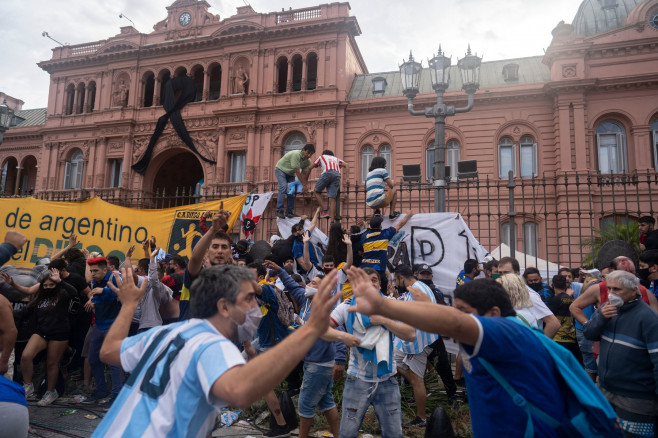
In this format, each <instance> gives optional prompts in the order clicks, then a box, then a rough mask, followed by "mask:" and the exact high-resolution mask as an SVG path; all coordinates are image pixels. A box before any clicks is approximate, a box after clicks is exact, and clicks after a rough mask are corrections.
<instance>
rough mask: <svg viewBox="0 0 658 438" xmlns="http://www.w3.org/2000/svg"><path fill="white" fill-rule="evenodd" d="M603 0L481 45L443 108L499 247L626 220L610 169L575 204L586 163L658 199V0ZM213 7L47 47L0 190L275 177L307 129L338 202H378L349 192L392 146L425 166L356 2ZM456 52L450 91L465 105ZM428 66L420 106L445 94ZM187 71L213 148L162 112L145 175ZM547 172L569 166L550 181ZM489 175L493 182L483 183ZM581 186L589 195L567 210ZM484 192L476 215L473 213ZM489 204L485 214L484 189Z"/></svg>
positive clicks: (54, 191)
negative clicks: (548, 30)
mask: <svg viewBox="0 0 658 438" xmlns="http://www.w3.org/2000/svg"><path fill="white" fill-rule="evenodd" d="M603 3H605V2H603ZM612 3H615V4H614V5H612ZM606 5H607V3H605V4H602V3H601V2H599V1H596V0H584V1H583V2H582V4H581V7H580V10H579V11H578V14H577V15H576V16H575V17H574V19H573V22H572V24H565V23H560V24H558V25H557V27H556V28H555V29H554V30H553V41H552V43H551V45H550V47H549V48H548V50H547V51H546V53H545V54H544V55H542V56H536V57H529V58H520V59H509V60H498V61H487V62H484V63H483V64H482V67H481V79H480V89H479V90H478V92H477V93H476V95H475V106H474V108H473V110H472V111H470V112H468V113H464V114H458V115H456V116H454V117H451V118H449V119H448V121H447V125H446V139H445V140H446V143H447V160H446V161H447V164H449V165H451V168H452V169H455V167H456V163H457V162H458V161H461V160H477V162H478V172H479V181H480V185H479V186H474V185H472V184H467V185H466V186H460V185H459V181H454V185H455V187H454V188H453V190H451V191H450V190H449V192H448V209H449V210H451V211H459V212H460V213H462V214H463V215H464V217H465V218H466V219H467V221H468V222H469V225H470V226H471V228H472V229H473V231H474V233H475V235H476V237H478V238H479V239H480V241H481V242H483V243H484V244H485V246H488V247H490V249H492V248H493V247H495V246H497V244H498V242H500V241H505V242H507V243H510V244H511V243H512V242H515V245H516V247H517V248H519V249H520V250H524V249H525V250H526V252H530V253H533V252H534V253H535V255H536V254H538V253H539V254H541V256H542V257H544V258H549V259H551V260H552V261H562V262H564V263H567V262H569V263H571V264H575V263H578V262H579V261H578V260H572V259H571V258H570V259H569V260H564V253H565V250H564V247H570V246H571V247H572V246H573V245H578V244H579V241H580V240H582V239H583V238H586V237H589V236H590V235H591V231H588V232H587V233H586V234H583V233H582V229H583V228H585V229H587V228H588V227H589V229H591V228H592V227H595V228H598V227H599V226H600V224H601V222H600V221H601V220H604V219H606V218H608V219H610V218H612V220H618V219H617V218H616V216H619V214H617V211H618V210H615V208H614V206H612V203H613V200H612V199H611V198H614V197H616V196H619V193H618V192H615V191H614V190H615V187H614V184H612V185H610V184H609V185H608V186H605V185H601V184H599V185H598V186H597V188H596V190H592V187H591V185H590V187H589V193H590V194H589V198H590V200H593V202H595V204H596V205H595V206H590V207H589V208H587V209H586V208H584V207H583V208H582V209H581V208H580V202H581V201H578V200H577V198H578V197H579V193H581V192H582V190H581V191H580V192H579V189H577V188H574V186H570V185H569V184H568V181H574V178H576V177H577V176H580V177H581V183H583V184H584V180H585V179H586V178H587V176H588V175H590V176H592V175H594V176H596V175H598V174H603V175H611V174H612V175H633V174H639V175H641V176H642V177H643V178H645V179H648V180H647V181H648V182H647V184H645V185H644V186H641V187H640V186H639V185H636V189H634V192H633V193H632V200H633V207H632V208H630V209H629V208H628V199H629V195H628V194H626V196H625V202H626V205H627V208H625V209H624V214H623V215H625V216H626V217H627V218H628V217H631V218H632V217H637V216H638V215H640V214H649V213H655V211H656V207H655V206H654V205H653V203H652V200H651V187H652V186H651V184H654V183H656V170H657V169H658V0H645V1H642V0H618V1H617V2H611V4H610V5H607V6H606ZM208 7H209V5H208V3H206V2H205V1H198V0H177V1H176V2H174V3H173V4H172V5H171V6H169V7H168V8H167V11H166V12H167V17H166V18H165V19H164V20H162V21H160V22H158V23H156V24H155V26H154V30H153V32H151V33H149V34H142V33H139V32H137V30H135V29H134V28H132V27H123V28H121V32H120V33H119V34H118V35H115V36H113V37H110V38H108V39H106V40H102V41H96V42H92V43H87V44H82V45H76V46H65V47H57V48H55V49H53V56H52V58H51V59H50V60H47V61H42V62H41V63H39V66H40V67H41V68H42V69H44V70H46V71H47V72H48V73H49V74H50V90H49V97H48V107H47V108H46V109H45V110H44V109H39V110H22V111H18V112H17V115H18V116H19V117H22V118H23V119H24V121H23V122H21V123H19V124H18V125H17V126H14V127H12V128H11V129H10V130H9V131H7V132H6V133H5V136H4V143H3V144H2V145H1V146H0V163H1V164H2V171H3V179H2V187H1V188H2V189H3V191H4V194H5V195H11V194H21V193H35V194H37V195H38V196H41V197H47V198H54V197H56V196H58V195H62V194H65V195H67V196H68V195H71V197H72V198H75V197H76V193H79V192H80V191H82V190H84V191H85V192H86V193H91V194H99V195H107V194H112V195H113V196H122V195H126V194H128V195H129V194H131V193H155V192H161V191H162V190H164V191H166V192H167V193H172V192H173V191H175V190H176V188H180V187H192V188H193V190H196V191H198V190H199V188H200V187H203V190H206V191H207V190H211V189H212V188H213V187H215V188H217V187H223V186H226V185H230V184H233V185H236V184H243V185H245V187H246V185H248V184H252V185H253V184H257V183H266V182H271V181H274V180H275V179H274V165H275V164H276V161H277V160H278V159H279V158H280V157H281V156H282V154H283V153H284V152H285V151H287V150H290V149H294V148H299V147H301V145H303V144H304V143H306V142H311V143H314V144H316V147H317V148H318V149H320V150H322V149H325V148H329V149H332V150H334V152H335V153H336V155H337V156H339V157H342V158H343V159H344V160H346V161H347V162H348V163H349V164H350V166H349V167H348V169H347V171H346V173H345V176H344V178H343V181H344V184H345V185H346V189H345V190H344V193H345V194H344V196H343V199H342V203H343V204H344V210H349V208H351V207H350V205H351V206H352V207H353V209H354V211H357V212H359V213H360V212H363V214H364V215H365V214H366V213H367V212H366V211H365V210H359V209H358V208H357V207H355V206H354V204H355V203H357V202H360V201H359V200H358V199H360V198H358V197H357V196H353V195H350V193H352V192H351V190H352V189H350V188H349V187H354V186H358V185H360V184H362V181H363V179H364V174H365V172H366V171H367V167H368V165H369V162H370V160H371V159H372V157H374V156H376V155H380V156H384V157H386V158H387V161H388V162H389V163H390V171H391V174H392V176H393V178H394V179H395V180H396V181H399V180H401V179H402V176H403V171H402V166H403V165H405V164H419V163H420V164H421V169H422V181H423V182H425V181H427V176H428V173H429V172H428V168H429V164H428V163H429V162H431V161H432V157H431V156H430V152H428V150H427V147H428V145H429V144H431V143H432V142H433V139H434V127H433V121H432V120H431V119H426V118H424V117H413V116H411V115H409V114H408V112H407V106H406V104H407V102H406V98H404V96H402V93H401V86H400V78H399V73H398V72H382V73H369V72H368V69H367V67H366V65H365V62H364V61H363V58H362V56H361V53H360V50H359V47H358V45H357V37H358V35H359V34H360V29H359V25H358V22H357V19H356V18H355V17H353V16H350V8H349V4H347V3H331V4H323V5H319V6H317V7H312V8H305V9H296V10H288V11H282V12H272V13H257V12H255V11H254V10H253V9H252V8H251V7H249V6H244V7H240V8H238V10H237V14H236V15H234V16H231V17H228V18H220V17H219V16H217V15H213V14H211V13H209V12H208ZM454 69H455V71H453V72H452V75H451V77H452V81H453V82H452V83H451V86H450V88H449V90H448V91H447V92H446V100H447V103H448V104H450V105H455V106H464V105H465V103H466V94H465V93H464V92H462V91H461V83H460V80H459V75H458V72H457V71H456V67H454ZM424 74H426V76H424V77H423V78H422V80H421V93H420V94H419V95H418V96H417V97H416V99H415V100H414V103H415V105H416V108H421V107H424V106H430V105H432V104H433V103H435V96H434V93H433V92H432V89H431V84H430V80H429V75H428V74H427V72H424ZM180 75H188V76H190V77H191V78H192V79H193V81H194V84H195V88H196V98H195V101H194V102H193V103H190V104H188V105H186V106H185V108H184V109H183V110H182V112H181V113H182V116H183V120H184V121H185V124H186V127H187V129H188V131H189V132H190V135H191V137H192V139H193V141H194V143H195V145H196V146H197V148H198V149H199V151H200V153H201V154H202V155H203V156H205V157H208V158H210V159H212V160H213V161H216V164H215V165H212V164H208V163H206V162H204V161H201V160H199V159H198V157H197V156H195V155H194V154H192V153H191V152H190V151H189V149H188V148H187V147H186V146H185V145H184V144H183V142H182V141H181V140H180V139H179V138H178V136H177V134H176V133H175V131H174V130H173V129H172V127H171V124H168V125H167V127H166V128H165V131H164V133H163V134H162V136H161V137H160V139H159V141H158V143H157V145H156V147H155V150H154V154H153V158H152V160H151V163H150V164H149V167H148V170H147V172H146V174H145V175H143V176H142V175H140V174H138V173H136V172H134V171H132V170H131V168H130V166H131V165H132V164H134V163H135V162H137V161H138V160H139V159H140V158H141V156H142V155H143V153H144V151H145V149H146V145H147V144H148V142H149V138H150V136H151V134H152V132H153V131H154V129H155V124H156V121H157V119H158V118H159V117H160V116H161V115H163V114H164V111H163V108H162V105H161V104H162V98H163V94H164V88H165V84H166V82H167V81H168V80H169V79H170V78H172V77H176V76H180ZM509 170H512V171H513V173H514V181H516V182H518V183H519V186H520V188H517V189H516V191H515V192H514V198H515V201H516V204H517V208H516V209H517V211H521V214H519V215H516V216H514V215H512V216H509V215H507V214H505V213H506V212H508V210H509V209H510V206H509V201H508V195H507V192H505V191H504V190H503V189H502V188H503V187H504V186H505V184H507V175H508V171H509ZM453 173H454V171H453ZM547 175H548V176H550V178H553V179H554V180H555V181H558V179H559V181H560V183H555V184H552V185H551V184H548V185H547V184H546V183H545V178H546V177H547ZM542 178H544V185H543V188H542V189H541V190H538V187H540V186H541V184H539V182H540V181H541V180H542ZM629 178H630V177H629ZM453 179H456V178H454V177H453ZM484 180H486V181H487V184H491V186H492V187H494V186H495V187H496V189H495V190H488V189H487V190H485V189H484V184H483V183H482V182H483V181H484ZM533 181H537V182H538V184H539V185H537V186H535V185H534V183H533ZM599 181H600V180H599ZM562 182H564V184H562ZM653 187H654V188H656V186H655V185H654V186H653ZM581 188H582V187H581ZM421 192H422V191H419V193H421ZM354 193H356V192H354ZM410 193H411V189H410ZM422 193H423V194H421V195H419V196H416V198H413V196H411V195H409V200H408V206H409V207H410V208H413V209H415V210H417V211H426V212H427V211H431V210H432V203H431V199H432V196H431V194H430V191H429V190H428V191H424V192H422ZM466 196H467V197H468V202H465V201H464V197H466ZM654 197H655V196H654ZM576 201H577V202H578V209H577V210H578V211H579V212H580V213H578V214H577V215H576V214H573V215H569V213H568V212H569V209H570V208H572V210H575V208H574V207H573V205H574V202H576ZM476 204H477V206H478V213H477V224H475V223H473V221H474V219H475V215H471V212H472V209H474V208H475V205H476ZM485 204H486V205H488V213H487V214H483V210H482V207H480V206H481V205H485ZM530 204H532V205H530ZM655 204H656V205H658V202H655ZM518 205H523V206H524V208H523V209H519V208H518ZM542 206H544V207H543V208H542ZM405 208H406V207H405ZM586 210H587V214H585V211H586ZM564 211H567V215H566V216H565V215H564V214H563V213H564ZM584 215H587V216H588V217H586V218H583V216H584ZM584 219H586V221H585V223H584V225H583V220H584ZM510 221H512V223H513V224H514V225H516V227H511V230H515V231H514V233H513V235H510V234H509V233H510V231H511V230H510ZM575 221H578V225H577V226H578V228H579V229H580V230H581V232H580V234H579V235H578V236H575V235H574V236H568V235H566V234H564V233H562V234H559V233H558V234H556V230H560V229H567V228H571V227H576V222H575Z"/></svg>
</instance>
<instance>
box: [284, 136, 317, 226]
mask: <svg viewBox="0 0 658 438" xmlns="http://www.w3.org/2000/svg"><path fill="white" fill-rule="evenodd" d="M314 153H315V146H314V145H312V144H310V143H308V144H305V145H304V147H303V148H301V149H300V150H294V151H290V152H288V153H287V154H285V155H284V156H283V157H282V158H281V159H280V160H279V161H278V162H277V163H276V170H275V171H274V175H275V176H276V180H277V182H278V183H279V191H278V194H277V198H276V215H277V217H279V218H281V219H283V218H284V217H294V214H293V211H294V210H295V193H294V192H293V193H292V194H288V184H289V183H291V182H293V181H295V176H296V177H297V178H298V179H299V181H300V182H301V183H302V184H303V185H304V188H306V186H307V185H308V174H309V170H310V167H311V160H309V158H311V157H312V156H313V154H314ZM286 195H287V197H288V209H287V210H286V214H285V215H284V214H283V203H284V201H285V198H286Z"/></svg>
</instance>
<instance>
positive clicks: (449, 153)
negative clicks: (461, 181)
mask: <svg viewBox="0 0 658 438" xmlns="http://www.w3.org/2000/svg"><path fill="white" fill-rule="evenodd" d="M460 157H461V149H460V146H459V142H458V141H457V140H450V141H449V142H448V144H446V166H450V179H452V180H456V179H457V163H459V160H460Z"/></svg>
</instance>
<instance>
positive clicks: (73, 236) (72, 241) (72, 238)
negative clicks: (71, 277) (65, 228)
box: [50, 233, 78, 260]
mask: <svg viewBox="0 0 658 438" xmlns="http://www.w3.org/2000/svg"><path fill="white" fill-rule="evenodd" d="M77 244H78V236H77V235H76V234H73V233H71V235H70V236H69V244H68V245H66V246H65V247H64V248H62V249H60V250H59V251H57V252H56V253H55V254H53V255H52V257H50V260H55V259H59V258H62V257H63V256H64V253H65V252H66V251H68V250H69V249H71V248H73V247H74V246H75V245H77Z"/></svg>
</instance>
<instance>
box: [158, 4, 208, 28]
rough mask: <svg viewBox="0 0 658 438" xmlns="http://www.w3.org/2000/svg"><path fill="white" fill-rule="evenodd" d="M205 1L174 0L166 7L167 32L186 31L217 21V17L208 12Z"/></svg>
mask: <svg viewBox="0 0 658 438" xmlns="http://www.w3.org/2000/svg"><path fill="white" fill-rule="evenodd" d="M209 7H210V4H208V2H206V1H205V0H176V1H175V2H174V3H172V4H171V5H170V6H168V7H167V11H168V17H167V26H166V28H167V30H183V29H184V30H187V29H191V28H196V27H199V26H202V25H204V24H206V23H208V21H211V22H214V21H219V16H215V15H213V14H210V13H209V12H208V8H209Z"/></svg>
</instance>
